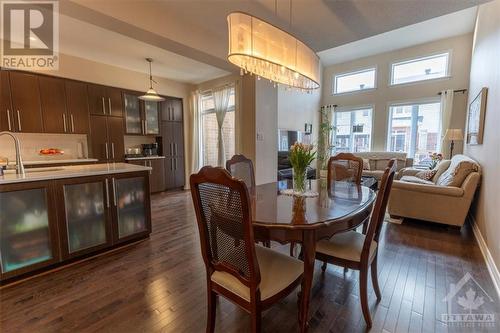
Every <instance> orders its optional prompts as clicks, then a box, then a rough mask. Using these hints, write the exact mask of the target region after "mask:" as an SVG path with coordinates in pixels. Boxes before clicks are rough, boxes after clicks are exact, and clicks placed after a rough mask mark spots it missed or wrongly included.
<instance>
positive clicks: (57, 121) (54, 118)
mask: <svg viewBox="0 0 500 333" xmlns="http://www.w3.org/2000/svg"><path fill="white" fill-rule="evenodd" d="M38 85H39V89H40V100H41V105H42V119H43V128H44V131H45V132H46V133H69V132H71V124H70V123H71V121H70V119H69V117H68V116H67V114H66V95H65V92H64V80H63V79H59V78H55V77H50V76H39V77H38Z"/></svg>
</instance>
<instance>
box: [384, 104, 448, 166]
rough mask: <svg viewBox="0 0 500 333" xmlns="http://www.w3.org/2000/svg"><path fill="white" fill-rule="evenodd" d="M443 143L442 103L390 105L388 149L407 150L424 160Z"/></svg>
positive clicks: (409, 153)
mask: <svg viewBox="0 0 500 333" xmlns="http://www.w3.org/2000/svg"><path fill="white" fill-rule="evenodd" d="M440 146H441V103H440V102H439V101H429V102H420V103H408V104H394V105H391V106H390V107H389V131H388V138H387V150H388V151H397V152H406V153H407V154H408V157H413V158H414V163H415V164H423V163H425V162H426V161H427V160H428V159H429V156H430V154H431V153H433V152H438V151H439V150H440Z"/></svg>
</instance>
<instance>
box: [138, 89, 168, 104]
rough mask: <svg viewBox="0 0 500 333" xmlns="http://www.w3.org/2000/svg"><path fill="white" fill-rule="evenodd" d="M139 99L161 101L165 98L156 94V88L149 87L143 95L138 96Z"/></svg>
mask: <svg viewBox="0 0 500 333" xmlns="http://www.w3.org/2000/svg"><path fill="white" fill-rule="evenodd" d="M139 99H142V100H143V101H153V102H161V101H164V100H165V98H163V97H161V96H160V95H158V93H157V92H156V90H154V89H153V88H149V89H148V91H146V93H145V94H144V95H142V96H139Z"/></svg>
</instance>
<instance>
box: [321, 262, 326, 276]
mask: <svg viewBox="0 0 500 333" xmlns="http://www.w3.org/2000/svg"><path fill="white" fill-rule="evenodd" d="M326 265H327V262H326V261H323V265H321V270H322V271H323V273H324V272H325V271H326Z"/></svg>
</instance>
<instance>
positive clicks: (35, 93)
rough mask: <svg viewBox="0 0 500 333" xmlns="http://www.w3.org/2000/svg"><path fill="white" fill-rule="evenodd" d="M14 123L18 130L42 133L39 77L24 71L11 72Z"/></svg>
mask: <svg viewBox="0 0 500 333" xmlns="http://www.w3.org/2000/svg"><path fill="white" fill-rule="evenodd" d="M10 87H11V96H12V106H13V118H14V119H13V123H14V124H15V126H14V127H15V128H16V131H18V132H27V133H42V132H43V125H42V124H43V120H42V111H41V102H40V90H39V89H38V77H37V76H36V75H34V74H30V73H24V72H16V71H11V72H10Z"/></svg>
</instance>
